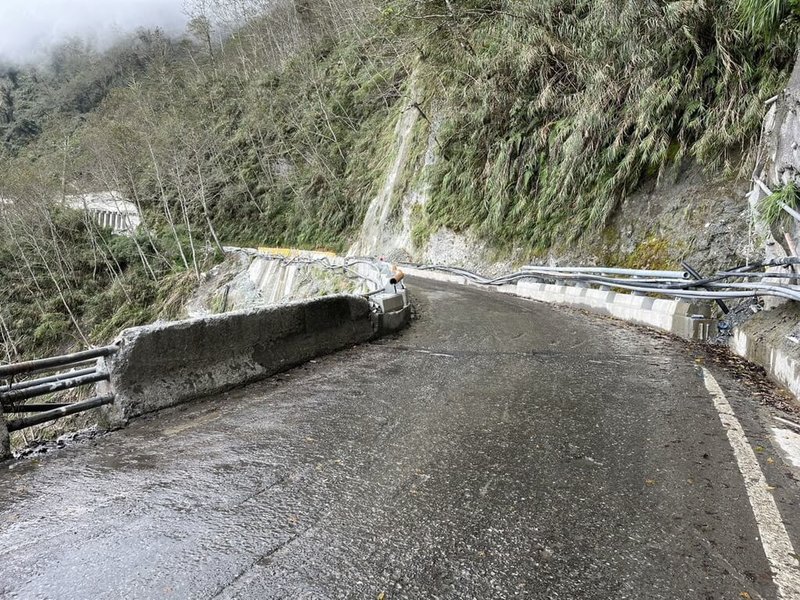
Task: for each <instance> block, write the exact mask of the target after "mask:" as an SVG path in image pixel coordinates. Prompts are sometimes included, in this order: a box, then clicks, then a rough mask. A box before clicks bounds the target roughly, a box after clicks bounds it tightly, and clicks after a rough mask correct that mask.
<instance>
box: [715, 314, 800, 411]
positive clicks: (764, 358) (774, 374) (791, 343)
mask: <svg viewBox="0 0 800 600" xmlns="http://www.w3.org/2000/svg"><path fill="white" fill-rule="evenodd" d="M798 324H800V307H798V306H796V305H795V304H794V303H791V304H786V305H783V306H780V307H778V308H776V309H774V310H765V311H761V312H759V313H757V314H756V315H754V316H753V317H751V318H750V319H748V320H747V321H745V322H744V323H743V324H741V325H739V326H738V327H736V328H735V329H734V330H733V336H732V338H731V341H730V347H731V349H732V350H733V351H734V352H735V353H736V354H738V355H739V356H741V357H742V358H744V359H746V360H749V361H750V362H753V363H756V364H757V365H761V366H762V367H764V370H765V371H766V372H767V375H768V376H769V378H770V379H771V380H772V381H774V382H775V383H777V384H778V385H781V386H783V387H785V388H786V389H788V390H789V391H790V392H791V393H792V394H793V395H794V397H795V398H800V340H798V339H797V338H796V337H795V335H796V331H797V328H798ZM793 334H794V335H793Z"/></svg>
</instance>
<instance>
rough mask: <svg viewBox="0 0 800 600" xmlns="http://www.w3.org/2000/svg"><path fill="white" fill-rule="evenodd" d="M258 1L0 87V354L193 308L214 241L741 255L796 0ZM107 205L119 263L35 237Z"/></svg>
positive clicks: (97, 240) (611, 256)
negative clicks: (131, 223) (81, 209)
mask: <svg viewBox="0 0 800 600" xmlns="http://www.w3.org/2000/svg"><path fill="white" fill-rule="evenodd" d="M257 4H258V3H252V2H246V1H242V2H239V3H236V2H234V3H230V2H225V3H223V2H219V3H215V2H207V3H204V5H205V6H206V9H207V10H206V12H204V13H198V14H197V16H196V18H195V19H194V20H193V21H192V24H191V27H190V31H189V32H187V36H186V38H185V39H182V40H167V39H165V38H163V36H152V35H151V36H149V37H148V36H146V35H144V34H143V36H144V37H142V36H140V37H139V38H137V39H138V40H139V41H138V42H135V43H134V42H129V44H133V46H132V47H133V48H134V49H135V50H136V52H133V53H131V52H127V51H125V49H124V48H120V47H118V48H116V49H115V50H114V52H116V53H117V54H115V55H114V56H112V55H111V54H105V55H98V54H91V53H90V59H87V58H86V52H88V51H86V50H85V49H84V50H81V52H83V53H84V54H83V56H84V57H83V58H82V59H81V60H77V62H76V61H72V62H69V61H68V62H67V63H66V64H84V65H85V66H86V68H85V69H83V68H80V69H72V70H70V69H67V70H63V69H61V70H59V69H60V67H59V64H61V63H60V62H58V60H56V59H54V61H53V64H51V65H50V66H49V67H47V68H45V69H44V70H42V69H40V70H38V71H36V72H32V71H30V69H28V70H25V69H23V68H15V69H12V70H9V69H6V74H5V77H2V78H0V127H3V128H4V129H3V132H4V136H5V148H4V150H3V154H2V157H0V158H1V159H2V160H1V161H0V162H1V163H2V165H0V197H2V196H5V197H13V198H16V199H20V201H18V202H17V203H16V204H15V205H14V206H15V207H16V208H15V209H14V210H13V211H10V212H11V213H13V218H4V219H0V225H1V226H2V228H3V238H2V241H0V257H2V259H1V260H2V261H3V264H2V269H0V273H2V275H0V277H2V278H3V279H4V282H22V281H24V282H25V286H27V288H28V289H27V291H26V290H25V289H22V290H19V289H18V288H19V285H21V284H17V287H16V288H14V289H15V290H16V291H14V292H11V291H9V290H10V289H11V288H10V287H8V286H4V290H6V291H0V301H1V303H2V307H0V316H2V317H3V319H2V323H4V325H3V327H2V330H3V331H4V335H3V339H4V341H5V348H6V351H7V352H9V355H11V354H13V352H12V350H13V351H14V352H18V353H23V354H24V353H30V352H32V351H34V350H36V349H40V348H41V340H42V338H41V335H40V336H37V335H35V333H34V330H33V329H35V326H34V324H35V323H36V321H37V319H39V320H44V317H45V315H53V316H52V317H47V319H50V320H53V321H56V322H58V323H59V325H58V326H57V327H55V328H51V329H52V330H53V331H55V332H56V334H54V337H53V338H52V339H51V338H47V339H48V340H49V343H50V344H51V345H57V344H59V343H61V344H64V343H67V342H69V340H70V339H72V338H73V336H76V333H75V329H76V328H77V327H80V324H81V323H84V322H85V323H90V324H91V326H90V327H88V333H86V334H85V335H84V337H85V338H88V339H97V338H102V337H104V336H106V335H107V334H108V327H107V325H105V324H104V323H105V322H106V315H114V317H113V318H114V319H115V320H114V321H113V322H114V323H116V324H122V323H123V322H124V323H126V324H132V323H133V322H136V321H137V320H147V319H149V318H152V317H153V316H154V315H156V314H159V313H160V312H161V311H162V310H163V309H164V306H165V303H166V304H169V303H168V302H166V300H167V299H168V298H167V297H169V296H170V294H169V293H167V290H169V289H170V288H171V285H170V284H166V285H165V283H164V282H165V281H171V279H170V278H176V277H177V278H182V279H181V281H185V284H186V286H187V287H191V285H192V282H193V281H197V280H199V279H200V276H201V273H202V272H204V271H205V270H206V269H207V268H208V267H209V266H210V265H211V264H212V263H213V262H214V260H216V255H217V254H218V249H219V247H220V246H221V245H222V244H224V243H228V244H235V245H240V246H248V245H256V244H258V245H270V246H281V245H283V246H298V247H305V248H327V249H333V250H337V251H346V250H348V249H349V250H350V251H351V252H352V253H363V254H366V253H388V254H393V255H397V256H403V257H406V258H409V259H423V258H424V259H428V260H436V261H437V262H438V261H442V262H462V263H463V262H466V263H468V264H469V263H472V264H486V263H488V262H498V261H500V262H502V261H523V260H530V259H544V258H547V257H550V258H557V259H566V258H570V259H575V260H578V259H580V260H594V261H604V262H616V263H620V264H630V265H632V266H634V265H635V266H660V265H662V264H665V263H667V262H670V261H672V260H674V259H675V258H678V257H683V256H690V257H694V258H695V259H697V258H699V259H701V260H704V261H705V262H726V261H729V260H732V259H736V258H737V257H739V256H742V254H744V253H747V252H755V251H757V249H753V250H751V249H748V246H747V242H746V240H745V243H744V244H742V243H741V235H742V234H743V232H745V231H746V230H747V228H748V224H747V218H746V214H744V215H743V214H741V213H742V211H744V210H745V209H746V204H745V203H744V201H743V200H742V198H741V194H743V193H744V192H745V191H746V188H747V185H746V183H744V181H745V179H746V178H743V175H747V174H748V170H752V165H753V163H754V158H755V157H754V156H753V149H754V148H755V147H756V142H757V140H758V137H759V132H760V127H761V122H762V119H763V117H764V114H765V111H766V107H765V101H767V100H768V99H769V98H771V97H772V96H773V95H775V94H776V93H777V92H778V91H779V90H780V89H781V87H782V86H783V85H784V84H785V82H786V80H787V78H788V75H789V71H790V69H791V66H792V63H793V59H794V56H795V50H796V41H797V23H796V22H797V18H796V12H795V4H794V2H789V1H771V2H765V3H761V2H759V3H754V2H750V0H716V1H705V2H696V1H692V0H682V1H676V2H665V1H646V2H642V1H636V2H634V1H632V0H631V1H622V0H619V1H616V0H605V1H602V2H597V1H589V0H536V1H531V0H524V1H523V0H464V1H461V2H457V3H456V2H453V1H451V0H425V1H416V0H393V1H390V2H380V3H378V2H374V1H373V0H331V1H327V0H326V1H324V2H322V1H317V0H294V1H292V0H283V1H282V2H278V3H273V4H271V5H270V8H269V9H261V8H258V7H257ZM258 6H260V5H258ZM234 9H235V10H234ZM762 9H764V10H762ZM225 19H228V21H226V20H225ZM231 23H235V27H232V26H231ZM223 26H224V27H225V28H226V31H228V30H230V31H232V32H233V33H231V35H230V36H229V37H227V38H225V39H226V41H225V42H224V43H223V44H221V45H220V44H217V43H215V42H214V41H213V40H214V39H217V37H218V36H216V35H215V34H214V31H213V30H214V28H215V27H223ZM143 40H144V41H143ZM137 44H138V45H137ZM74 52H77V51H74ZM74 52H73V54H74ZM68 56H72V54H69V53H68ZM75 56H79V54H75ZM115 57H116V58H115ZM136 57H138V58H136ZM56 58H57V57H56ZM62 58H63V57H62ZM81 61H82V62H81ZM62 62H63V61H62ZM59 73H61V76H58V74H59ZM32 81H35V82H36V85H33V84H32V83H30V82H32ZM4 82H5V83H4ZM26 82H28V83H26ZM2 90H6V91H5V92H3V91H2ZM9 90H10V91H9ZM3 94H5V95H3ZM2 98H5V100H2ZM48 98H49V100H47V101H46V102H45V101H44V100H42V101H41V102H40V101H39V100H40V99H48ZM53 98H67V99H70V100H69V101H68V102H67V103H66V105H65V104H64V103H61V104H58V103H55V104H54V101H53V100H52V99H53ZM75 99H81V101H80V102H77V100H75ZM84 99H85V102H84ZM26 102H27V104H26ZM25 106H27V107H28V108H24V107H25ZM3 107H5V108H3ZM9 107H11V108H10V109H9ZM35 107H45V108H44V109H43V110H42V111H39V112H37V110H38V108H36V109H34V108H35ZM3 115H5V116H3ZM31 123H32V125H31ZM108 189H114V190H120V191H121V192H122V193H124V194H125V195H126V196H127V197H129V198H131V199H132V200H133V201H135V202H136V203H137V204H138V205H139V206H140V208H141V210H142V211H143V216H144V227H143V228H142V231H141V233H140V235H139V236H136V237H134V238H132V239H130V240H129V241H128V242H126V243H125V244H123V245H124V246H125V252H127V254H124V253H123V252H122V250H120V249H119V248H117V245H118V244H117V243H108V242H104V241H103V240H104V239H106V238H105V237H103V236H105V235H106V234H107V232H103V231H96V228H92V227H90V226H89V225H84V226H83V229H82V230H81V227H80V226H78V225H76V223H79V222H80V220H79V219H77V220H76V219H75V218H67V217H65V218H61V217H56V218H52V217H53V215H54V214H56V215H57V214H58V213H59V212H62V211H61V210H60V209H57V208H55V207H54V204H53V198H57V197H58V196H59V195H63V194H64V193H72V192H75V191H79V190H108ZM790 199H791V198H790ZM22 206H24V207H25V209H22V208H20V207H22ZM34 207H35V210H33V208H34ZM5 212H6V214H9V211H5ZM43 216H44V218H43ZM31 223H35V224H36V227H32V225H31ZM43 223H44V224H45V225H42V224H43ZM37 228H38V229H37ZM23 235H32V236H33V238H32V239H36V240H41V239H43V238H44V239H52V240H53V243H48V244H37V245H31V244H29V245H27V246H26V245H24V244H20V243H19V241H18V240H19V238H20V237H21V236H23ZM23 239H26V238H23ZM65 240H68V241H65ZM64 248H69V249H70V252H65V251H63V249H64ZM78 248H83V249H84V250H83V251H81V252H79V251H78V250H77V249H78ZM122 256H124V257H125V260H120V257H122ZM51 257H52V258H53V262H52V264H53V265H56V266H57V268H55V269H54V268H51V265H50V264H49V260H50V258H51ZM709 257H710V258H709ZM67 284H68V285H67ZM59 288H67V289H70V290H75V291H76V293H75V294H72V295H67V294H60V293H59V292H58V289H59ZM86 289H92V290H94V291H93V292H92V295H100V297H104V298H107V300H108V304H107V305H104V308H103V310H102V311H98V310H95V308H93V307H94V304H93V303H94V302H96V301H95V300H90V299H89V297H88V296H89V295H88V294H86V293H85V292H83V290H86ZM112 289H116V290H118V291H117V292H114V293H112V292H111V291H110V290H112ZM54 290H55V291H54ZM142 290H146V291H147V293H145V294H140V293H139V292H141V291H142ZM159 290H161V291H159ZM79 292H80V293H79ZM56 296H61V298H60V299H59V300H58V301H54V300H51V299H52V298H53V297H56ZM36 297H38V298H39V299H40V300H39V301H41V299H42V298H47V299H48V300H47V302H48V303H47V306H44V305H42V306H38V305H37V304H36V303H34V304H32V303H31V302H32V299H33V298H36ZM123 308H124V310H122V309H123ZM37 311H38V312H37ZM120 313H122V314H125V315H128V318H125V319H120V318H119V317H117V316H116V315H118V314H120ZM23 316H24V318H23ZM32 328H33V329H32ZM77 339H80V336H77Z"/></svg>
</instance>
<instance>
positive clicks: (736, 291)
mask: <svg viewBox="0 0 800 600" xmlns="http://www.w3.org/2000/svg"><path fill="white" fill-rule="evenodd" d="M794 265H800V257H787V258H781V259H775V260H770V261H762V262H758V263H753V264H750V265H742V266H737V267H732V268H730V269H726V270H724V271H719V272H718V273H716V274H715V275H713V276H711V277H705V278H700V279H693V277H694V276H699V275H698V274H696V273H695V272H694V271H693V269H691V267H689V266H688V265H685V264H684V266H685V267H688V269H687V268H685V269H684V270H683V271H648V270H642V269H618V268H615V267H546V266H537V265H530V266H527V267H523V268H522V269H520V270H519V271H516V272H514V273H509V274H507V275H502V276H500V277H485V276H483V275H480V274H478V273H473V272H472V271H469V270H467V269H461V268H457V267H449V266H444V265H415V264H408V266H409V267H411V268H414V269H419V270H430V271H442V272H445V273H451V274H454V275H458V276H461V277H464V278H466V279H468V280H470V281H472V282H474V283H477V284H480V285H489V286H500V285H506V284H512V283H516V282H517V281H520V280H523V279H528V280H530V279H533V280H538V281H545V282H557V283H577V284H579V285H597V286H600V287H607V288H610V289H620V290H625V291H630V292H639V293H645V294H658V295H663V296H671V297H675V298H686V299H691V300H726V299H741V298H757V297H760V296H775V297H779V298H786V299H789V300H794V301H800V286H798V285H792V284H786V283H763V281H770V280H771V279H785V280H788V281H792V282H794V281H797V280H798V279H800V275H798V274H796V273H795V272H794V271H793V270H792V271H787V272H786V273H785V274H784V273H774V272H764V271H758V270H759V269H766V268H787V269H792V267H793V266H794ZM693 273H694V274H693ZM737 279H738V280H747V281H746V282H736V281H731V280H737ZM752 279H761V280H762V282H761V283H753V282H750V281H749V280H752Z"/></svg>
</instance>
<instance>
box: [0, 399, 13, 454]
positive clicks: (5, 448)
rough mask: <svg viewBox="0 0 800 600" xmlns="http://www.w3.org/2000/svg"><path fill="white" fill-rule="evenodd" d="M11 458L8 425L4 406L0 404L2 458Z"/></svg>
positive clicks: (0, 449)
mask: <svg viewBox="0 0 800 600" xmlns="http://www.w3.org/2000/svg"><path fill="white" fill-rule="evenodd" d="M6 458H11V440H10V439H9V437H8V426H7V425H6V418H5V416H4V415H3V406H2V405H0V460H5V459H6Z"/></svg>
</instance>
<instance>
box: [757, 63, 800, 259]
mask: <svg viewBox="0 0 800 600" xmlns="http://www.w3.org/2000/svg"><path fill="white" fill-rule="evenodd" d="M798 109H800V57H799V58H798V62H797V63H796V64H795V68H794V70H793V72H792V75H791V77H790V79H789V83H788V84H787V86H786V88H785V89H784V90H783V92H781V93H780V94H779V95H778V96H777V98H776V99H775V101H774V102H773V103H772V105H771V107H770V109H769V112H768V113H767V116H766V118H765V119H764V127H763V131H762V139H761V144H760V147H759V152H758V160H757V163H756V167H755V169H754V171H753V179H754V181H753V184H752V189H751V191H750V195H749V197H750V206H751V208H752V210H753V213H754V214H755V215H756V232H757V234H758V235H759V236H760V237H761V239H762V240H763V242H764V245H765V251H766V255H767V258H775V257H782V256H786V255H787V254H795V253H796V252H795V251H796V242H797V240H798V239H799V238H798V235H800V228H798V225H800V224H798V222H797V221H795V222H794V224H793V226H790V227H789V228H788V230H787V231H779V230H778V228H776V227H770V225H769V224H768V223H767V222H765V220H764V219H763V218H762V215H761V211H760V209H759V208H760V207H759V204H760V202H761V201H762V200H763V199H764V198H766V197H767V196H768V195H769V193H768V190H769V189H772V190H774V189H776V188H779V187H782V186H785V185H787V184H790V183H800V117H799V116H798V114H797V112H798ZM756 180H758V181H756ZM759 182H760V183H759ZM762 184H763V185H762ZM765 188H766V189H765ZM792 246H794V248H793V247H792Z"/></svg>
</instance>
